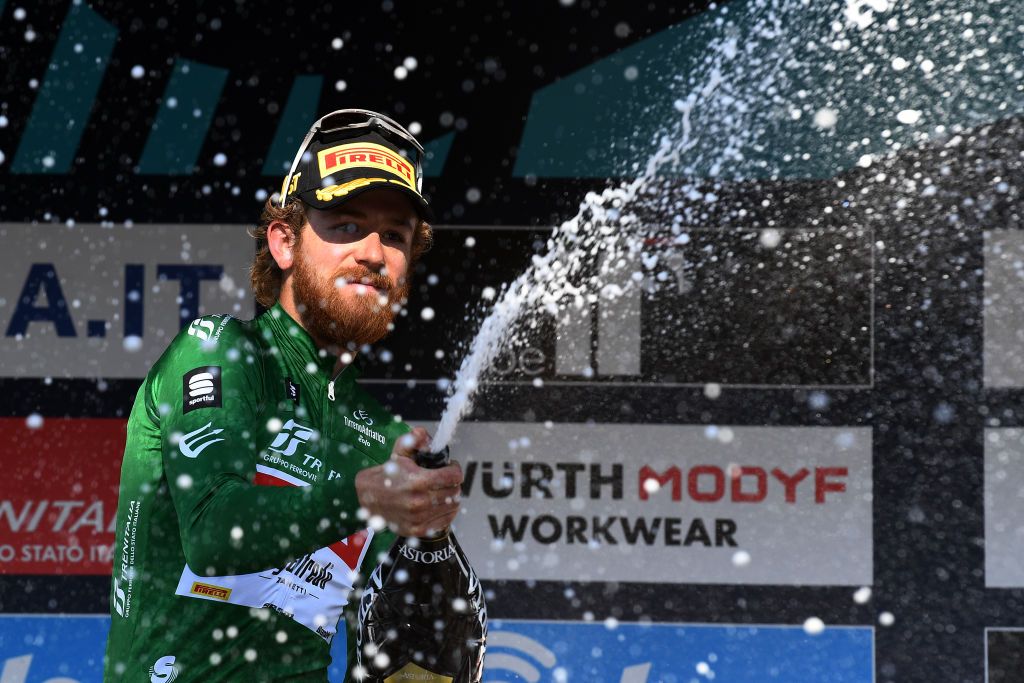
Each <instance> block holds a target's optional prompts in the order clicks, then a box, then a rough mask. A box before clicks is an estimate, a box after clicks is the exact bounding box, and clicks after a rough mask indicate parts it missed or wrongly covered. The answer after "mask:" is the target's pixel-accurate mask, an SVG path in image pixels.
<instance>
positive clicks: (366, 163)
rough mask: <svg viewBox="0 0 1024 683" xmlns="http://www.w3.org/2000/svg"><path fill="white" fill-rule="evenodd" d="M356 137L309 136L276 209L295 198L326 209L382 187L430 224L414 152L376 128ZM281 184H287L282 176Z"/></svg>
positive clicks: (430, 214) (431, 216)
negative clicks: (409, 203)
mask: <svg viewBox="0 0 1024 683" xmlns="http://www.w3.org/2000/svg"><path fill="white" fill-rule="evenodd" d="M381 130H382V131H383V132H384V133H387V132H388V131H387V130H385V129H381ZM359 132H360V134H359V135H357V136H354V137H353V136H352V135H345V134H340V135H339V134H338V133H334V134H331V133H329V132H328V133H324V132H318V133H317V134H315V135H314V137H313V139H312V140H310V142H309V146H308V147H307V148H306V150H305V152H303V154H302V157H301V158H300V159H299V161H298V165H297V166H296V167H295V171H294V173H292V174H291V183H290V185H291V187H284V185H283V184H282V187H281V205H282V206H283V205H284V204H285V203H286V202H287V201H288V200H289V199H291V198H292V197H298V198H300V199H301V200H302V201H304V202H305V203H306V204H308V205H310V206H312V207H314V208H317V209H329V208H331V207H333V206H337V205H338V204H341V203H342V202H345V201H348V200H349V199H352V197H355V196H357V195H359V194H362V193H363V192H367V191H369V190H372V189H376V188H382V187H386V188H389V189H393V190H398V191H400V192H402V193H404V194H405V195H406V196H408V197H409V199H410V200H411V201H412V203H413V206H414V207H415V208H416V209H417V211H418V212H419V214H420V216H421V217H422V218H423V219H424V220H427V221H433V220H434V214H433V211H431V209H430V205H429V204H427V201H426V200H425V199H424V198H423V195H422V194H420V188H421V187H422V182H423V181H422V178H420V177H419V174H421V172H422V163H421V156H422V154H421V152H420V150H418V149H416V148H414V147H413V145H411V144H409V145H402V144H400V142H404V141H401V140H396V139H395V137H396V136H393V135H382V134H381V133H380V132H378V131H377V130H376V129H369V130H368V129H366V128H364V129H363V130H361V131H359ZM410 137H411V136H410ZM416 147H419V145H418V143H416ZM420 149H422V148H420ZM284 182H285V183H288V178H287V177H286V178H285V180H284Z"/></svg>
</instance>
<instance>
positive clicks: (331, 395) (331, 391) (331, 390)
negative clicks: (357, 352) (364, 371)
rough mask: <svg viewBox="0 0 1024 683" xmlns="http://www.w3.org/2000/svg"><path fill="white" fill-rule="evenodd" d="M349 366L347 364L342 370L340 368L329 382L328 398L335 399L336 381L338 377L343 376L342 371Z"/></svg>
mask: <svg viewBox="0 0 1024 683" xmlns="http://www.w3.org/2000/svg"><path fill="white" fill-rule="evenodd" d="M347 367H348V366H347V365H346V366H345V367H343V368H342V369H341V370H338V372H337V373H336V374H335V375H334V377H332V378H331V381H330V382H328V383H327V398H329V399H331V400H332V401H333V400H334V382H335V381H336V380H337V379H338V377H340V376H341V373H343V372H345V368H347Z"/></svg>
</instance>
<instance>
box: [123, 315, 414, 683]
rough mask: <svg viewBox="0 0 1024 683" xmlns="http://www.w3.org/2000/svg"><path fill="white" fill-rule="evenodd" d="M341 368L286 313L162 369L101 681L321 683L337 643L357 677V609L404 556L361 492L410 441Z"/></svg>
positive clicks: (132, 438)
mask: <svg viewBox="0 0 1024 683" xmlns="http://www.w3.org/2000/svg"><path fill="white" fill-rule="evenodd" d="M336 360H337V359H336V358H333V357H330V356H329V355H327V354H325V352H322V351H319V350H318V349H317V347H316V345H315V344H314V343H313V340H312V339H311V338H310V336H309V335H308V334H307V333H306V332H305V330H303V329H302V327H300V326H299V325H298V324H297V323H296V322H295V321H294V320H293V319H292V318H291V317H290V316H289V315H288V314H287V313H286V312H285V311H284V309H282V308H281V307H280V304H278V305H276V306H274V307H273V308H272V309H270V310H269V311H266V312H265V313H264V314H263V315H261V316H259V317H258V318H256V319H255V320H252V321H240V320H237V319H235V318H232V317H231V316H228V315H211V316H206V317H203V318H200V319H198V320H195V321H193V322H192V324H191V325H189V326H188V328H187V329H184V330H182V332H181V333H180V334H179V335H178V336H177V337H176V338H175V339H174V341H173V342H172V343H171V345H170V346H169V347H168V349H167V351H165V352H164V354H163V356H161V357H160V359H159V360H158V361H157V362H156V364H155V365H154V366H153V368H152V370H151V371H150V372H149V374H148V375H147V376H146V379H145V382H144V383H143V384H142V387H141V388H140V389H139V392H138V394H137V396H136V398H135V404H134V406H133V408H132V412H131V416H130V418H129V420H128V438H127V444H126V446H125V453H124V462H123V465H122V468H121V486H120V493H119V496H120V498H119V501H118V508H117V521H116V524H117V534H116V542H115V552H114V567H113V581H112V586H111V594H110V604H111V628H110V636H109V639H108V642H107V653H106V661H105V679H106V680H108V681H146V682H149V681H171V680H178V681H204V682H208V681H276V680H315V681H324V680H326V678H327V667H328V665H329V664H330V646H331V641H332V640H333V639H334V638H347V650H348V655H349V656H348V668H349V670H351V668H352V666H353V664H354V662H355V656H354V653H353V650H352V647H353V646H354V643H355V637H354V633H353V631H352V629H353V627H354V621H355V620H354V609H355V606H356V605H357V603H358V601H352V602H353V607H352V608H350V609H349V610H348V611H347V614H346V605H348V604H349V602H350V593H351V592H352V590H353V587H354V585H355V584H356V582H357V580H358V579H359V577H360V576H366V575H368V574H369V573H370V571H372V569H373V566H375V565H376V563H377V561H378V557H379V556H381V554H382V553H386V552H387V550H388V548H389V547H390V545H391V543H392V542H393V541H394V535H393V534H392V533H390V532H389V531H387V529H384V530H380V531H377V532H376V533H375V532H374V530H373V529H372V528H369V527H368V522H367V521H366V520H365V519H364V518H361V516H360V514H359V502H358V499H357V497H356V490H355V477H356V474H357V473H358V472H359V470H361V469H363V468H365V467H371V466H374V465H378V464H380V463H383V462H385V461H386V460H387V459H388V457H389V456H390V454H391V452H392V449H393V447H394V442H395V440H396V439H397V438H398V437H399V436H400V435H402V434H404V433H405V432H407V431H409V426H408V425H406V424H405V423H403V422H401V421H400V420H399V419H398V418H395V417H393V416H392V415H390V414H389V413H388V412H387V411H386V410H384V409H383V408H382V407H381V406H380V405H379V404H378V403H377V401H375V400H374V399H373V398H372V397H371V396H370V395H369V394H367V393H366V392H365V391H364V390H363V389H362V388H361V387H360V386H359V385H358V384H356V374H357V370H356V368H355V367H354V366H353V365H351V364H349V365H348V366H347V367H346V368H345V369H344V370H343V371H342V372H341V373H340V374H339V375H338V376H337V377H332V375H333V369H334V366H335V362H336ZM346 616H347V619H346V618H345V617H346ZM343 619H344V621H342V620H343ZM346 624H347V625H348V626H347V628H346Z"/></svg>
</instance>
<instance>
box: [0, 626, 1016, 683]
mask: <svg viewBox="0 0 1024 683" xmlns="http://www.w3.org/2000/svg"><path fill="white" fill-rule="evenodd" d="M109 629H110V618H109V617H108V616H105V615H59V616H41V615H40V616H36V615H31V616H24V615H16V616H15V615H0V681H2V682H3V683H37V682H44V681H50V680H60V681H61V682H62V683H100V682H101V681H102V680H103V652H104V649H105V647H106V639H107V631H108V630H109ZM1017 635H1020V634H1017ZM992 638H993V636H992V634H991V633H990V634H989V640H990V643H989V662H990V667H989V673H990V676H989V683H1009V682H1010V681H1012V680H1015V679H1013V678H1006V677H1003V678H995V677H993V675H992V671H993V670H994V669H993V667H992V666H991V662H994V661H996V659H994V658H995V657H999V656H1002V655H1010V656H1012V655H1013V653H1012V652H1007V651H1005V650H998V652H997V649H998V648H997V649H993V642H994V641H993V640H992ZM1015 644H1016V645H1017V646H1018V648H1019V647H1020V642H1019V640H1018V641H1016V643H1015ZM1000 653H1002V654H1000ZM331 655H332V658H333V662H332V663H331V666H330V670H329V680H330V681H336V682H339V683H340V681H342V680H343V679H344V672H345V645H344V640H343V639H337V640H336V641H335V643H334V644H333V647H332V648H331ZM173 657H175V655H174V653H171V652H168V653H167V655H166V656H164V657H161V658H160V659H159V660H156V661H155V662H154V667H156V665H157V664H160V665H161V666H162V668H164V669H168V670H169V669H170V668H172V667H173V666H174V664H175V662H174V661H173V660H172V659H171V658H173ZM873 670H874V634H873V630H872V629H871V628H870V627H866V626H854V627H849V626H839V627H827V628H826V629H825V630H824V631H823V632H821V633H819V634H817V635H809V634H807V633H806V632H805V631H804V630H803V628H801V627H800V626H786V625H749V624H744V625H706V624H632V623H630V624H622V623H620V624H611V623H608V622H602V623H587V622H557V621H550V622H545V621H518V620H515V621H513V620H492V621H491V622H490V632H489V635H488V639H487V655H486V659H485V660H484V678H483V680H484V681H486V682H488V683H498V682H499V681H531V682H532V683H555V682H557V681H574V682H578V683H583V682H588V683H589V682H593V683H607V682H609V681H611V682H613V683H614V682H618V683H655V682H663V683H670V682H672V681H676V682H678V683H688V682H689V681H691V680H712V679H717V680H722V681H729V683H762V682H763V681H768V680H785V681H791V682H793V683H819V682H820V681H826V680H827V681H829V683H871V682H872V680H873V677H872V674H873ZM161 680H162V679H161Z"/></svg>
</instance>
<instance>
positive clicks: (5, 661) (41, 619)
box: [0, 614, 110, 683]
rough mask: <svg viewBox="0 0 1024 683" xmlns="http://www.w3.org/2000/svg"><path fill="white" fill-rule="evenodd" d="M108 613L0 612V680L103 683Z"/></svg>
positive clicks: (40, 682)
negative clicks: (38, 613)
mask: <svg viewBox="0 0 1024 683" xmlns="http://www.w3.org/2000/svg"><path fill="white" fill-rule="evenodd" d="M109 630H110V617H108V616H106V615H95V614H61V615H56V616H51V615H45V616H44V615H20V614H19V615H11V614H4V615H0V683H45V682H48V681H55V682H56V681H59V682H60V683H100V682H101V681H102V680H103V652H104V650H105V649H106V645H107V632H108V631H109Z"/></svg>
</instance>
